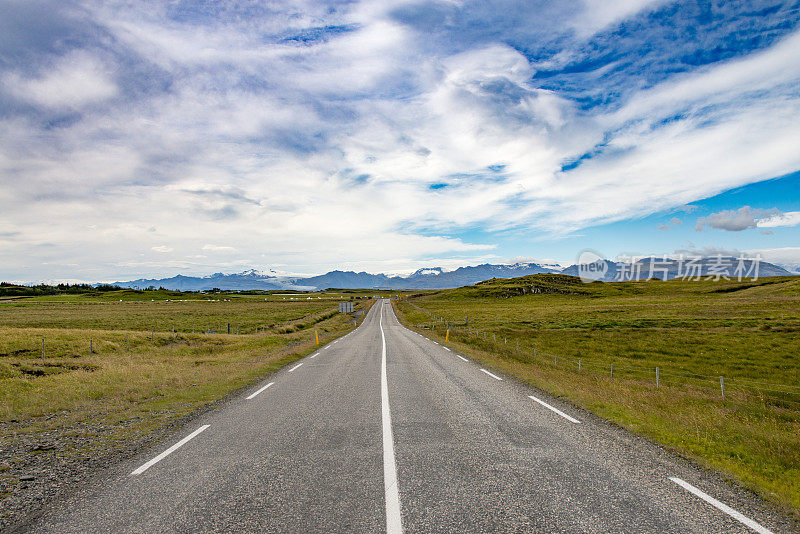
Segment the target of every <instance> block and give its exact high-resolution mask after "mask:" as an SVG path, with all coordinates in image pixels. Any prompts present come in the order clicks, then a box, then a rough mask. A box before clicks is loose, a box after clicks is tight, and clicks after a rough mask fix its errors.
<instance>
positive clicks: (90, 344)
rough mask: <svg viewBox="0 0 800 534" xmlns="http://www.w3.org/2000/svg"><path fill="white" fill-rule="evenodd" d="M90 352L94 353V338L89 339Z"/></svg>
mask: <svg viewBox="0 0 800 534" xmlns="http://www.w3.org/2000/svg"><path fill="white" fill-rule="evenodd" d="M89 354H94V349H93V348H92V340H91V339H90V340H89Z"/></svg>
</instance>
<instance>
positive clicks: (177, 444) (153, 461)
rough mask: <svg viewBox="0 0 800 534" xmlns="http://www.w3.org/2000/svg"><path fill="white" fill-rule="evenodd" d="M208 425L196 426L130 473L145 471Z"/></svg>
mask: <svg viewBox="0 0 800 534" xmlns="http://www.w3.org/2000/svg"><path fill="white" fill-rule="evenodd" d="M209 426H211V425H203V426H201V427H200V428H198V429H197V430H195V431H194V432H192V433H191V434H189V435H188V436H186V437H185V438H183V439H182V440H180V441H179V442H178V443H176V444H175V445H173V446H172V447H170V448H169V449H167V450H165V451H164V452H162V453H161V454H159V455H158V456H156V457H155V458H153V459H152V460H150V461H149V462H147V463H144V464H142V465H141V466H140V467H138V468H137V469H135V470H134V471H133V472H132V473H131V476H134V475H141V474H142V473H144V472H145V471H147V470H148V469H150V468H151V467H153V466H154V465H156V464H157V463H158V462H160V461H161V460H163V459H164V458H166V457H167V456H169V455H170V454H172V453H173V452H175V451H177V450H178V449H179V448H181V447H183V446H184V445H186V443H188V442H189V440H190V439H192V438H194V437H195V436H197V435H198V434H199V433H200V432H202V431H203V430H205V429H206V428H208V427H209Z"/></svg>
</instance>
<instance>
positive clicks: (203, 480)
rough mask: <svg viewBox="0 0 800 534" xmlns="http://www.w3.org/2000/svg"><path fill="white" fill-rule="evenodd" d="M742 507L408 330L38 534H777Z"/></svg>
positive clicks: (207, 418)
mask: <svg viewBox="0 0 800 534" xmlns="http://www.w3.org/2000/svg"><path fill="white" fill-rule="evenodd" d="M785 521H786V518H783V519H781V518H779V517H777V516H776V515H775V514H771V513H770V512H769V511H768V510H767V509H766V508H765V507H764V506H762V505H761V504H759V502H758V501H757V500H755V499H753V498H752V497H750V495H749V494H748V493H747V492H744V491H743V490H741V489H737V488H735V487H731V486H728V485H726V484H724V483H722V482H720V481H719V479H718V478H717V477H716V476H715V475H713V474H708V473H704V472H703V471H701V470H699V469H697V468H694V467H692V466H691V465H689V464H688V463H687V462H684V461H681V460H680V459H677V458H676V457H674V456H673V455H671V454H669V453H667V452H665V451H663V450H662V449H660V448H659V447H657V446H655V445H653V444H650V443H649V442H647V441H645V440H643V439H640V438H637V437H634V436H632V435H631V434H629V433H627V432H625V431H623V430H621V429H619V428H617V427H614V426H612V425H610V424H607V423H604V422H602V421H600V420H599V419H597V418H595V417H593V416H591V415H589V414H587V413H585V412H583V411H580V410H577V409H576V408H574V407H572V406H570V405H568V404H565V403H563V402H560V401H558V400H557V399H553V398H551V397H548V396H546V395H544V394H543V393H541V392H539V391H537V390H534V389H531V388H530V387H527V386H525V385H524V384H521V383H519V382H516V381H514V380H511V379H508V378H506V377H504V376H502V375H500V374H499V373H497V372H494V371H492V370H490V369H485V368H482V367H480V366H479V365H478V364H476V363H474V362H472V361H470V360H468V359H466V358H465V357H464V356H463V355H460V354H457V353H456V352H454V351H452V350H450V349H448V348H446V347H443V346H441V345H439V344H436V343H435V342H433V341H430V340H428V339H426V338H424V337H422V336H421V335H419V334H416V333H414V332H412V331H410V330H408V329H406V328H404V327H403V326H402V325H400V324H399V322H398V320H397V318H396V316H395V314H394V311H393V309H392V306H391V304H390V303H389V302H388V301H380V302H378V303H376V304H375V305H374V306H373V307H372V309H371V310H370V312H369V313H368V314H367V316H366V318H365V320H364V322H363V323H362V324H361V326H360V327H359V328H358V329H356V330H354V331H353V332H351V333H350V334H348V335H347V336H345V337H344V338H341V339H340V340H338V341H335V342H333V343H331V344H329V345H327V346H325V347H323V348H321V349H320V350H319V351H318V352H316V353H314V354H311V355H309V356H307V357H305V358H304V359H302V360H300V361H298V362H296V363H295V364H293V365H291V366H288V367H286V368H285V369H283V370H281V371H280V372H278V373H276V374H274V375H271V376H270V377H269V378H268V379H267V380H265V381H264V382H262V383H259V384H256V385H254V386H253V387H252V388H249V389H248V390H246V391H244V392H243V394H242V395H241V396H240V397H238V398H235V399H233V400H232V401H231V402H229V403H226V404H225V405H224V406H222V407H220V408H219V409H217V410H214V411H212V412H210V413H207V414H204V415H202V416H200V417H199V418H198V420H197V421H196V422H195V423H194V424H192V425H191V426H189V427H186V428H184V429H182V430H181V431H179V432H177V433H176V434H175V436H174V437H173V438H171V439H169V440H167V441H165V442H163V443H159V444H156V445H154V446H153V447H151V448H149V449H147V450H145V451H143V452H142V453H141V454H140V455H139V456H137V457H136V458H134V459H132V460H131V461H130V462H125V463H123V464H121V465H119V466H117V467H115V468H114V469H112V470H111V472H110V473H108V474H107V476H106V477H104V478H103V479H102V480H99V481H98V482H97V483H96V484H94V485H93V486H88V487H87V488H85V489H83V490H81V491H80V492H78V493H76V494H74V495H72V496H70V497H69V498H67V499H65V500H62V501H61V502H59V503H56V504H54V505H53V506H52V508H50V509H49V510H47V511H46V512H45V513H44V514H43V515H42V516H41V517H40V518H39V519H38V520H37V521H36V522H34V523H32V524H29V525H27V527H26V530H30V531H33V532H58V533H66V532H100V531H106V532H148V533H150V532H197V531H206V532H209V531H230V532H345V531H353V532H400V531H406V532H501V531H503V532H698V533H701V532H702V533H709V532H725V533H730V532H762V533H764V532H770V531H772V532H781V531H788V529H790V528H791V526H789V525H788V524H787V523H785Z"/></svg>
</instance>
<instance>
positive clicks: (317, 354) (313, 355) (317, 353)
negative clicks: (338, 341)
mask: <svg viewBox="0 0 800 534" xmlns="http://www.w3.org/2000/svg"><path fill="white" fill-rule="evenodd" d="M317 356H319V352H315V353H314V354H312V355H311V358H310V359H313V358H316V357H317Z"/></svg>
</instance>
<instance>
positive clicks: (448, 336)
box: [444, 328, 450, 343]
mask: <svg viewBox="0 0 800 534" xmlns="http://www.w3.org/2000/svg"><path fill="white" fill-rule="evenodd" d="M448 341H450V329H449V328H448V329H447V333H446V334H445V335H444V342H445V343H447V342H448Z"/></svg>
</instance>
